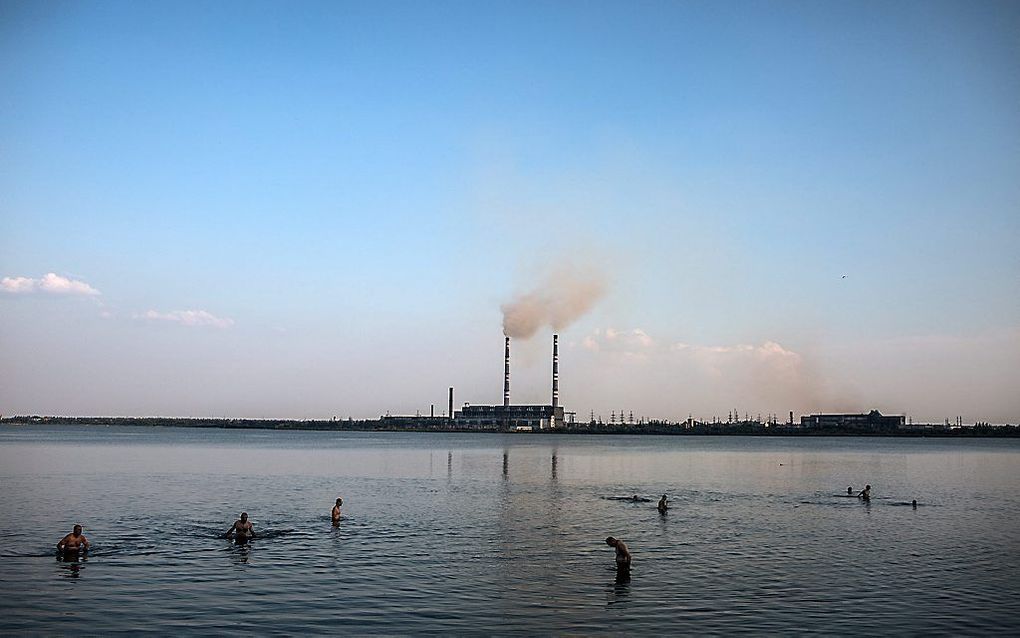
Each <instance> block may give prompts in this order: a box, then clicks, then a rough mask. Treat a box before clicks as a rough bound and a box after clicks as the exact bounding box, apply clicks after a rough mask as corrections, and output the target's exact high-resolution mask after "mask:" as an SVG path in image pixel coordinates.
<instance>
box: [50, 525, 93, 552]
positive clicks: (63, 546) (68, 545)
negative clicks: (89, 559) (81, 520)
mask: <svg viewBox="0 0 1020 638" xmlns="http://www.w3.org/2000/svg"><path fill="white" fill-rule="evenodd" d="M88 548H89V539H87V538H85V535H84V534H82V533H81V525H75V526H74V530H73V531H71V533H70V534H68V535H67V536H65V537H63V538H61V539H60V542H59V543H57V551H58V552H61V553H64V554H75V553H77V552H78V551H79V550H81V551H86V550H88Z"/></svg>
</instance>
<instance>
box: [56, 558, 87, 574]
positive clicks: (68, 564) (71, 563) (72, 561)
mask: <svg viewBox="0 0 1020 638" xmlns="http://www.w3.org/2000/svg"><path fill="white" fill-rule="evenodd" d="M87 560H88V554H87V553H84V552H83V553H79V552H57V563H59V565H58V566H59V567H60V569H61V570H62V571H64V572H65V574H64V576H66V577H68V578H78V577H79V576H81V570H82V568H83V567H84V566H85V562H86V561H87Z"/></svg>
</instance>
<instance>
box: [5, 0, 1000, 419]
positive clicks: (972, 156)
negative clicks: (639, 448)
mask: <svg viewBox="0 0 1020 638" xmlns="http://www.w3.org/2000/svg"><path fill="white" fill-rule="evenodd" d="M0 87H2V90H0V413H3V414H5V415H12V414H53V415H111V416H145V415H153V416H203V417H255V418H302V419H305V418H307V419H317V418H330V417H332V416H338V417H340V418H347V417H352V418H375V417H378V416H379V415H382V414H385V413H392V414H414V413H415V412H416V411H421V412H422V413H428V411H429V410H430V409H431V406H432V405H433V404H434V405H435V406H436V407H435V409H436V413H437V414H444V413H445V411H446V404H447V388H448V387H450V386H453V387H455V388H456V390H455V392H456V403H457V405H458V406H459V405H462V404H463V403H465V402H470V403H476V404H483V403H499V402H500V401H501V400H502V381H503V379H502V372H503V360H502V358H503V335H504V328H505V325H506V326H509V327H507V330H508V332H511V333H513V334H512V336H513V337H514V338H513V346H512V348H513V370H512V395H513V400H514V401H515V402H521V403H546V402H548V401H549V388H550V363H549V357H550V349H551V335H552V332H553V330H556V331H557V332H558V333H559V334H560V342H561V348H560V396H561V402H562V403H563V404H564V405H565V406H566V408H567V409H568V410H570V411H576V412H577V414H578V418H585V419H586V418H588V417H589V416H590V415H591V414H593V413H594V414H595V415H596V417H602V418H603V419H604V420H609V418H610V416H611V414H612V413H617V414H618V413H619V412H620V411H624V412H627V413H630V412H633V413H634V415H635V418H639V417H645V418H668V419H674V420H679V419H686V418H687V417H688V415H692V416H694V417H695V418H706V419H711V418H712V417H716V416H717V417H721V418H723V419H725V418H726V416H727V414H728V413H729V412H730V411H734V410H735V411H737V412H739V413H740V414H741V415H743V414H749V415H751V416H757V415H759V414H760V415H762V416H763V417H765V416H767V415H769V414H775V415H778V416H779V418H780V420H785V419H786V417H787V415H788V412H789V411H794V412H795V413H796V414H798V415H799V414H804V413H808V412H819V411H821V412H831V411H853V412H857V411H868V410H871V409H879V410H881V411H882V412H883V413H890V414H906V415H908V417H909V418H911V419H912V420H914V421H931V422H942V421H943V420H944V419H947V418H949V419H951V420H952V419H955V418H956V417H957V416H962V417H963V418H964V420H965V421H966V422H974V421H990V422H996V423H1002V422H1012V423H1017V422H1018V421H1020V392H1018V391H1017V388H1020V250H1018V245H1020V242H1018V240H1020V5H1018V4H1017V3H1016V2H1012V1H1004V2H995V1H987V2H970V1H961V2H940V1H923V2H922V1H916V2H904V1H893V2H887V1H883V2H867V1H866V2H852V3H844V2H807V1H790V2H774V1H773V2H753V1H748V2H718V1H711V2H678V1H670V2H655V1H640V2H584V3H580V2H551V3H550V2H486V3H478V2H446V1H441V2H430V3H422V2H407V3H403V2H372V3H348V2H340V1H333V2H322V3H318V2H216V3H208V2H204V3H199V2H195V3H189V2H145V3H139V2H113V1H108V2H107V1H104V2H89V1H78V2H61V1H53V2H42V3H40V2H28V1H20V0H19V1H12V0H0ZM504 313H506V314H507V316H508V317H509V318H508V319H507V321H508V322H509V323H508V324H505V321H504V320H505V318H506V317H505V316H504ZM521 313H524V314H521ZM528 313H531V314H528ZM522 318H523V319H524V320H525V321H524V323H523V324H521V323H518V322H519V321H520V320H521V319H522ZM520 326H525V327H524V328H521V327H520Z"/></svg>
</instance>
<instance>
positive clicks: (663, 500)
mask: <svg viewBox="0 0 1020 638" xmlns="http://www.w3.org/2000/svg"><path fill="white" fill-rule="evenodd" d="M655 507H656V508H658V510H659V513H660V514H665V513H666V510H668V509H669V503H667V502H666V495H665V494H663V495H662V498H660V499H659V504H658V505H656V506H655Z"/></svg>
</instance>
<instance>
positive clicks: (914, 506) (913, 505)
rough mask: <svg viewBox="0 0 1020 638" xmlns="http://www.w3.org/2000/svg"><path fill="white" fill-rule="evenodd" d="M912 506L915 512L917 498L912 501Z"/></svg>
mask: <svg viewBox="0 0 1020 638" xmlns="http://www.w3.org/2000/svg"><path fill="white" fill-rule="evenodd" d="M910 506H911V507H913V508H914V509H915V510H916V509H917V499H916V498H915V499H914V500H912V501H910Z"/></svg>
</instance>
